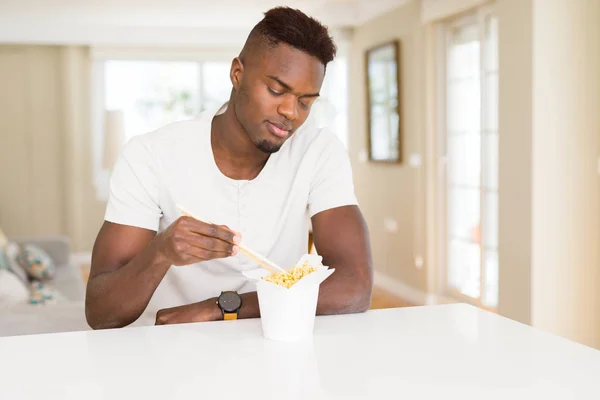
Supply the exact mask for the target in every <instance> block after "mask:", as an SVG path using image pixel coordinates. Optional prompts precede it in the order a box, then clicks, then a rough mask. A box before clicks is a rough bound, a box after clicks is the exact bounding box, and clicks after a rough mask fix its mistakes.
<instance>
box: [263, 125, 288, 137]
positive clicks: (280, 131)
mask: <svg viewBox="0 0 600 400" xmlns="http://www.w3.org/2000/svg"><path fill="white" fill-rule="evenodd" d="M267 128H268V129H269V131H270V132H271V133H272V134H273V135H275V136H277V137H280V138H285V137H287V135H288V134H289V133H290V130H291V129H288V127H286V126H285V125H283V124H279V123H274V122H270V121H267Z"/></svg>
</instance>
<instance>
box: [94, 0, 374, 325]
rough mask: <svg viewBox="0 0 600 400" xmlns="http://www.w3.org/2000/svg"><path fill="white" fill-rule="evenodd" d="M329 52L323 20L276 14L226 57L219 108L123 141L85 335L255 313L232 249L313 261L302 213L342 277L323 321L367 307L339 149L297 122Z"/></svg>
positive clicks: (359, 238) (326, 297)
mask: <svg viewBox="0 0 600 400" xmlns="http://www.w3.org/2000/svg"><path fill="white" fill-rule="evenodd" d="M335 52H336V47H335V44H334V43H333V41H332V39H331V37H330V36H329V33H328V31H327V28H325V27H324V26H322V25H321V24H320V23H319V22H317V21H316V20H314V19H312V18H310V17H308V16H306V15H305V14H303V13H301V12H300V11H298V10H293V9H290V8H283V7H279V8H275V9H272V10H270V11H268V12H267V13H266V14H265V17H264V19H263V20H262V21H261V22H259V23H258V24H257V25H256V26H255V27H254V29H253V30H252V31H251V33H250V35H249V36H248V39H247V41H246V43H245V45H244V48H243V49H242V51H241V53H240V55H239V57H237V58H235V59H234V60H233V62H232V66H231V71H230V77H231V82H232V84H233V88H232V92H231V97H230V100H229V102H228V103H227V104H225V105H224V106H223V107H221V109H219V110H210V111H207V112H204V113H202V114H201V115H200V116H199V117H198V118H197V119H194V120H191V121H184V122H177V123H173V124H170V125H167V126H166V127H164V128H161V129H159V130H157V131H155V132H151V133H148V134H145V135H141V136H137V137H135V138H133V139H132V140H131V141H130V142H129V143H128V144H127V145H126V147H125V149H124V151H123V154H122V155H121V157H120V159H119V161H118V162H117V163H116V165H115V168H114V171H113V175H112V177H111V184H110V185H111V193H110V199H109V202H108V206H107V210H106V216H105V222H104V224H103V226H102V228H101V229H100V232H99V234H98V237H97V239H96V243H95V245H94V250H93V255H92V268H91V273H90V277H89V281H88V286H87V296H86V317H87V321H88V323H89V324H90V326H91V327H92V328H94V329H101V328H114V327H123V326H126V325H129V324H131V323H133V322H134V321H136V320H137V319H138V318H139V317H140V316H141V315H142V313H144V312H146V313H148V312H151V313H156V321H155V322H156V323H157V324H170V323H185V322H200V321H213V320H220V319H234V318H254V317H259V316H260V312H259V307H258V300H257V296H256V292H255V291H253V290H254V288H253V287H252V284H250V283H249V282H248V281H247V280H246V279H245V278H244V276H243V275H242V273H241V271H244V270H249V269H254V268H258V266H257V265H256V264H254V263H253V262H252V261H251V260H250V259H248V258H246V257H245V256H244V255H243V254H238V250H239V249H238V247H237V246H236V244H238V243H244V244H245V245H246V246H248V247H249V248H252V249H254V250H255V251H257V252H259V253H261V254H263V255H265V256H266V257H267V258H269V259H270V260H272V261H274V262H275V263H277V264H278V265H281V266H284V267H287V268H289V267H291V266H292V264H293V263H295V262H296V261H297V260H298V259H299V258H300V256H301V255H302V254H304V253H306V252H307V248H308V246H307V241H308V231H309V217H310V223H312V229H313V237H314V244H315V247H316V249H317V251H318V253H319V254H320V255H321V256H322V257H323V263H324V264H325V265H329V266H331V267H333V268H335V269H336V271H335V273H334V274H333V275H332V276H331V277H329V278H328V279H327V280H326V281H325V282H324V283H323V284H322V285H321V288H320V294H319V300H318V305H317V313H318V314H336V313H354V312H363V311H365V310H367V309H368V307H369V305H370V296H371V288H372V265H371V264H372V262H371V254H370V245H369V240H368V233H367V228H366V225H365V222H364V219H363V217H362V215H361V213H360V211H359V209H358V206H357V203H356V198H355V194H354V186H353V182H352V172H351V168H350V163H349V160H348V156H347V153H346V151H345V149H344V147H343V146H342V144H341V142H340V141H339V140H338V139H337V138H336V137H335V136H334V135H333V134H332V133H330V132H328V131H325V130H319V129H315V128H314V127H312V126H311V124H310V123H307V124H304V122H305V121H306V120H307V117H308V116H309V113H310V109H311V105H312V104H313V102H314V101H315V99H316V98H317V97H318V96H319V90H320V88H321V85H322V83H323V79H324V77H325V69H326V66H327V63H328V62H330V61H332V60H333V58H334V57H335ZM178 205H180V206H182V207H184V208H185V209H188V210H190V212H192V213H193V214H194V216H196V217H197V218H198V219H199V220H196V219H194V218H191V217H189V216H182V213H181V211H180V210H179V209H178ZM232 305H233V306H232Z"/></svg>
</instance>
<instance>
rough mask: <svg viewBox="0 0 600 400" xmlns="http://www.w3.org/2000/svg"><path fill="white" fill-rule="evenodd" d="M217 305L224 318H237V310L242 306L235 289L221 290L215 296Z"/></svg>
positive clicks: (240, 298) (240, 297)
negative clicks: (219, 293)
mask: <svg viewBox="0 0 600 400" xmlns="http://www.w3.org/2000/svg"><path fill="white" fill-rule="evenodd" d="M217 306H219V308H220V309H221V312H222V313H223V319H224V320H234V319H237V318H238V311H239V310H240V308H241V307H242V296H240V295H239V294H238V292H236V291H235V290H227V291H223V292H221V295H220V296H219V297H218V298H217Z"/></svg>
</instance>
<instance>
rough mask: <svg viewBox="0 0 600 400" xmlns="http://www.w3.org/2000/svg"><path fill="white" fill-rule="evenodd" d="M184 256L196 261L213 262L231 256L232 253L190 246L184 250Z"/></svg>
mask: <svg viewBox="0 0 600 400" xmlns="http://www.w3.org/2000/svg"><path fill="white" fill-rule="evenodd" d="M186 254H187V255H188V256H190V257H193V258H195V259H197V260H198V261H206V260H214V259H216V258H226V257H229V256H231V255H232V253H227V252H222V251H213V250H208V249H203V248H201V247H196V246H193V245H191V244H190V245H189V247H188V249H187V250H186Z"/></svg>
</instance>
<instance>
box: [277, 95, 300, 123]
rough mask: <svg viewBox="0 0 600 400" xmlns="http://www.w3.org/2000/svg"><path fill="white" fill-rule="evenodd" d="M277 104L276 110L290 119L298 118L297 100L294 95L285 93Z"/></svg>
mask: <svg viewBox="0 0 600 400" xmlns="http://www.w3.org/2000/svg"><path fill="white" fill-rule="evenodd" d="M283 97H284V98H283V101H282V102H281V103H280V104H279V108H278V110H277V111H278V112H279V114H281V115H283V116H284V117H285V118H287V119H288V120H290V121H294V120H296V119H297V118H298V100H297V99H296V96H294V95H292V94H289V93H287V94H286V95H284V96H283Z"/></svg>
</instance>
